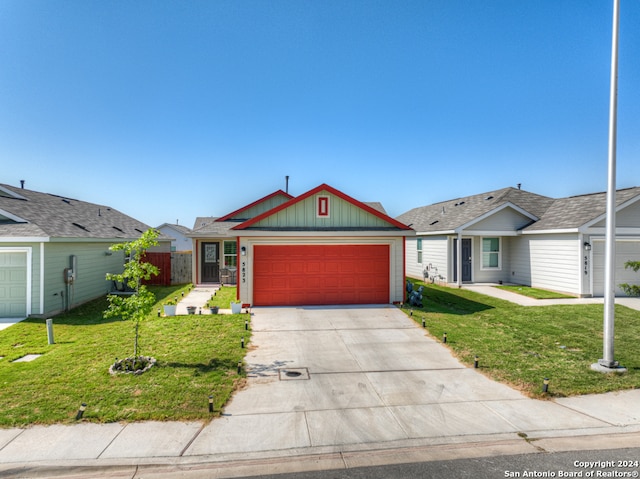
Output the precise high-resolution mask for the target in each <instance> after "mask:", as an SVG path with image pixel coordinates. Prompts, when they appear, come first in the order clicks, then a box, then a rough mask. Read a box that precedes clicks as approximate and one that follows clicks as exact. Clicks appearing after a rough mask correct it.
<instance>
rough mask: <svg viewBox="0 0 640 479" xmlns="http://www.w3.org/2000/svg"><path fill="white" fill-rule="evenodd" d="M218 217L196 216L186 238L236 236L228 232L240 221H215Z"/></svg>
mask: <svg viewBox="0 0 640 479" xmlns="http://www.w3.org/2000/svg"><path fill="white" fill-rule="evenodd" d="M218 218H219V216H198V217H197V218H196V221H195V222H194V224H193V230H192V231H191V234H189V235H187V236H236V234H235V233H233V234H230V233H229V230H230V229H231V228H233V227H234V226H236V225H238V224H240V221H216V220H217V219H218Z"/></svg>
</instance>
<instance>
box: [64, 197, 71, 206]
mask: <svg viewBox="0 0 640 479" xmlns="http://www.w3.org/2000/svg"><path fill="white" fill-rule="evenodd" d="M62 201H64V202H65V203H66V204H68V205H70V204H71V200H68V199H67V198H62Z"/></svg>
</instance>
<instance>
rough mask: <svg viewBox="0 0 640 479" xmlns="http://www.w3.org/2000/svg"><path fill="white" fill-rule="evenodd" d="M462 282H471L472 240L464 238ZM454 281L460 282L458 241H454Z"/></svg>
mask: <svg viewBox="0 0 640 479" xmlns="http://www.w3.org/2000/svg"><path fill="white" fill-rule="evenodd" d="M461 256H462V281H471V238H462V253H461ZM453 281H454V282H457V281H458V239H457V238H456V239H454V240H453Z"/></svg>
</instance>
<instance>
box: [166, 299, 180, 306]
mask: <svg viewBox="0 0 640 479" xmlns="http://www.w3.org/2000/svg"><path fill="white" fill-rule="evenodd" d="M162 304H164V305H167V306H175V305H176V304H178V298H169V299H166V300H165V301H164V303H162Z"/></svg>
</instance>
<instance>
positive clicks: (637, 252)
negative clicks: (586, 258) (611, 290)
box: [592, 241, 640, 296]
mask: <svg viewBox="0 0 640 479" xmlns="http://www.w3.org/2000/svg"><path fill="white" fill-rule="evenodd" d="M627 261H640V241H616V258H615V263H616V266H615V269H616V272H615V283H616V288H615V291H616V296H624V295H625V293H624V291H622V290H621V289H620V287H619V286H618V285H619V284H620V283H629V284H638V282H640V273H636V272H634V271H633V270H632V269H628V268H625V267H624V264H625V263H626V262H627ZM604 263H605V242H604V241H595V242H594V244H593V269H592V271H593V295H594V296H604V289H605V288H604V276H605V266H604Z"/></svg>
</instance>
